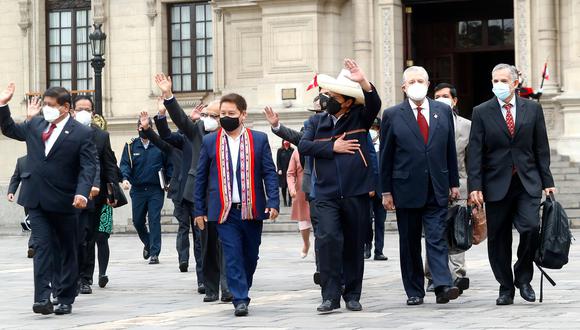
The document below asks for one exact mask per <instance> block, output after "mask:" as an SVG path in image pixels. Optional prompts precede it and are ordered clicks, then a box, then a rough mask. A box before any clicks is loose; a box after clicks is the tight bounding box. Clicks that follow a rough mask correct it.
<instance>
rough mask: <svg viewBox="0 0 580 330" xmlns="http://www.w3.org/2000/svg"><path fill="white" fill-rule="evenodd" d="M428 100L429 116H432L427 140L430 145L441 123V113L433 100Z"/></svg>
mask: <svg viewBox="0 0 580 330" xmlns="http://www.w3.org/2000/svg"><path fill="white" fill-rule="evenodd" d="M427 101H428V102H429V116H431V118H429V139H428V140H427V145H429V144H431V140H432V139H433V134H435V130H436V129H437V126H438V124H439V117H441V114H440V113H439V110H437V108H436V107H435V106H434V104H433V102H431V100H429V99H427ZM417 126H419V125H417Z"/></svg>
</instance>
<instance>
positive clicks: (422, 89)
mask: <svg viewBox="0 0 580 330" xmlns="http://www.w3.org/2000/svg"><path fill="white" fill-rule="evenodd" d="M427 89H428V87H427V85H426V84H420V83H414V84H412V85H410V86H408V87H407V96H408V97H409V98H410V99H411V100H413V101H423V100H424V99H425V96H427Z"/></svg>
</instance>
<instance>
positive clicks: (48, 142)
mask: <svg viewBox="0 0 580 330" xmlns="http://www.w3.org/2000/svg"><path fill="white" fill-rule="evenodd" d="M69 120H71V118H70V115H66V117H65V118H64V119H63V120H61V121H60V122H59V123H58V124H56V127H55V128H54V131H52V134H51V135H50V137H49V138H48V140H46V142H44V155H45V156H48V153H49V152H50V150H51V149H52V147H53V146H54V143H55V142H56V139H58V136H59V135H60V133H61V132H62V129H63V128H64V125H66V123H67V122H68V121H69ZM51 125H52V124H51V123H49V124H48V126H46V128H45V129H44V133H46V132H48V130H49V129H50V126H51ZM65 134H68V132H66V133H65Z"/></svg>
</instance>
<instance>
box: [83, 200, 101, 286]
mask: <svg viewBox="0 0 580 330" xmlns="http://www.w3.org/2000/svg"><path fill="white" fill-rule="evenodd" d="M103 205H104V204H103V203H100V202H99V203H96V204H95V207H94V209H92V210H85V211H83V212H82V213H85V212H86V213H87V224H86V226H85V230H84V242H83V244H82V245H81V250H80V252H79V255H80V262H79V269H80V276H81V282H83V283H87V284H93V275H94V272H95V244H96V241H97V237H98V234H97V233H98V230H99V225H100V223H101V210H102V209H103ZM82 213H81V215H82ZM99 253H100V252H99Z"/></svg>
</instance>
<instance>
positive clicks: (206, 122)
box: [201, 117, 218, 132]
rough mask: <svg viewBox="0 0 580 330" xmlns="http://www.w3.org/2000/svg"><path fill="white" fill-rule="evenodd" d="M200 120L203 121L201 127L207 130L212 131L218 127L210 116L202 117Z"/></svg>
mask: <svg viewBox="0 0 580 330" xmlns="http://www.w3.org/2000/svg"><path fill="white" fill-rule="evenodd" d="M201 121H203V127H204V128H205V130H206V131H208V132H213V131H215V130H216V129H217V128H218V122H217V120H215V119H213V118H211V117H202V118H201Z"/></svg>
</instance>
